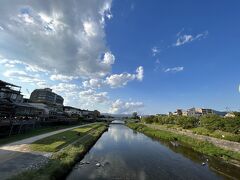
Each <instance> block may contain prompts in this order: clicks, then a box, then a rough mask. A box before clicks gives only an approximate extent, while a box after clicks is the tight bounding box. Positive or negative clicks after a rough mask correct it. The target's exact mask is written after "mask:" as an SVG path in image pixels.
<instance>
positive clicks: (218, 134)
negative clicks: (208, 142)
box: [191, 127, 240, 142]
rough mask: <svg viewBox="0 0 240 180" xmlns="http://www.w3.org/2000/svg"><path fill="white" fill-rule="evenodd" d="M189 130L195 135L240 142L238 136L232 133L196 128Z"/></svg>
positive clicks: (239, 136) (239, 135)
mask: <svg viewBox="0 0 240 180" xmlns="http://www.w3.org/2000/svg"><path fill="white" fill-rule="evenodd" d="M191 130H192V132H193V133H195V134H200V135H206V136H211V137H215V138H219V139H225V140H229V141H235V142H240V134H233V133H229V132H224V131H220V130H215V131H210V130H208V129H206V128H203V127H197V128H193V129H191Z"/></svg>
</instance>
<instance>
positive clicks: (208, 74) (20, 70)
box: [0, 0, 240, 114]
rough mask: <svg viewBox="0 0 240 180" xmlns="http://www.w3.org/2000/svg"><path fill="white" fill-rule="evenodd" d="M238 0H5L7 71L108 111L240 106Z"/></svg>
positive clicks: (0, 32)
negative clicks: (41, 0) (37, 0)
mask: <svg viewBox="0 0 240 180" xmlns="http://www.w3.org/2000/svg"><path fill="white" fill-rule="evenodd" d="M239 8H240V2H239V1H237V0H232V1H227V0H222V1H218V0H212V1H209V0H202V1H193V0H182V1H176V0H159V1H157V0H148V1H136V0H121V1H120V0H113V1H111V0H103V1H98V0H93V1H87V0H82V1H77V2H74V1H72V0H70V1H69V2H68V3H65V2H64V1H56V2H55V3H50V1H45V2H41V3H40V2H34V1H29V0H23V1H21V2H20V1H17V0H13V1H11V2H9V1H7V0H4V1H2V5H1V7H0V15H1V18H0V72H1V79H3V80H5V81H9V82H12V83H15V84H17V85H21V86H22V87H23V88H22V91H23V93H24V94H25V95H26V97H28V96H29V92H31V91H32V90H33V89H35V88H44V87H51V88H52V89H53V90H54V91H55V92H57V93H59V94H61V95H62V96H63V97H64V98H65V104H68V105H72V106H77V107H80V108H87V109H99V110H100V111H101V112H110V113H131V112H133V111H138V112H139V113H143V114H155V113H167V112H168V111H174V110H175V109H176V108H184V109H187V108H190V107H193V106H195V107H206V108H214V109H217V110H226V107H228V108H230V109H231V110H239V109H240V107H239V103H238V102H239V99H240V93H239V83H240V82H239V75H240V71H239V67H240V60H239V59H240V51H239V40H240V35H239V32H240V21H239V18H240V11H239Z"/></svg>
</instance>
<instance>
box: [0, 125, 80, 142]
mask: <svg viewBox="0 0 240 180" xmlns="http://www.w3.org/2000/svg"><path fill="white" fill-rule="evenodd" d="M78 125H80V124H76V125H58V126H48V127H41V128H36V129H33V130H29V131H27V132H26V133H23V134H16V135H12V136H8V137H4V138H1V139H0V145H4V144H8V143H12V142H15V141H19V140H22V139H26V138H30V137H33V136H37V135H41V134H45V133H49V132H52V131H57V130H61V129H65V128H71V127H74V126H78Z"/></svg>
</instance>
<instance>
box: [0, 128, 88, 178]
mask: <svg viewBox="0 0 240 180" xmlns="http://www.w3.org/2000/svg"><path fill="white" fill-rule="evenodd" d="M87 125H89V124H85V125H80V126H75V127H71V128H66V129H61V130H57V131H53V132H49V133H45V134H41V135H38V136H34V137H30V138H27V139H23V140H20V141H16V142H13V143H9V144H6V145H3V146H0V177H1V178H0V179H1V180H2V179H7V178H8V177H10V176H12V175H13V174H17V173H18V172H20V171H22V170H24V169H28V168H30V167H34V166H38V165H40V164H42V163H45V162H47V160H48V158H49V157H50V156H51V153H43V152H33V151H31V150H30V148H29V144H31V143H33V142H35V141H37V140H40V139H43V138H45V137H48V136H51V135H54V134H58V133H61V132H64V131H68V130H71V129H75V128H78V127H84V126H87Z"/></svg>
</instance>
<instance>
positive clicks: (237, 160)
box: [127, 123, 240, 166]
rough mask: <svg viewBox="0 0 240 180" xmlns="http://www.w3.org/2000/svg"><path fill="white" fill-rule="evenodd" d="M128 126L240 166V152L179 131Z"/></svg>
mask: <svg viewBox="0 0 240 180" xmlns="http://www.w3.org/2000/svg"><path fill="white" fill-rule="evenodd" d="M127 126H128V127H130V128H131V129H133V130H136V131H139V132H141V133H143V134H145V135H147V136H149V137H152V138H155V139H160V140H167V141H172V142H175V141H177V142H180V143H181V144H182V145H184V146H187V147H190V148H192V149H193V150H195V151H197V152H200V153H203V154H206V155H209V156H213V157H217V158H222V159H224V160H225V161H227V162H229V163H231V164H234V165H237V166H240V153H239V152H234V151H230V150H226V149H223V148H219V147H217V146H215V145H213V144H212V143H210V142H207V141H202V140H198V139H195V138H193V137H189V136H186V135H182V134H179V133H178V132H177V131H175V132H170V131H167V130H159V129H154V128H151V127H147V126H146V125H143V124H138V123H128V124H127Z"/></svg>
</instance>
